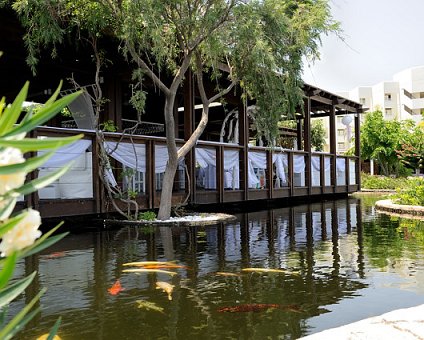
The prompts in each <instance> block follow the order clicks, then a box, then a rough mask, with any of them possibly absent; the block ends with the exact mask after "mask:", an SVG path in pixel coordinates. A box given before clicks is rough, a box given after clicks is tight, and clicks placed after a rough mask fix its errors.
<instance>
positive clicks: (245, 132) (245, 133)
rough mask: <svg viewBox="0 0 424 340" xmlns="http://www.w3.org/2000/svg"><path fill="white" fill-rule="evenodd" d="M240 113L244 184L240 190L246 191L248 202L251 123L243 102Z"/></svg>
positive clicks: (245, 197) (241, 170) (241, 165)
mask: <svg viewBox="0 0 424 340" xmlns="http://www.w3.org/2000/svg"><path fill="white" fill-rule="evenodd" d="M238 111H239V144H240V145H241V146H243V149H241V150H242V151H241V155H240V157H239V159H240V163H241V164H240V178H241V180H242V182H243V185H242V186H240V189H242V190H243V191H244V195H243V197H244V200H245V201H247V200H248V199H249V178H248V164H249V163H248V162H249V155H248V152H249V151H248V148H249V145H248V144H249V121H248V118H247V112H246V110H245V106H244V104H243V102H241V103H240V104H239V106H238Z"/></svg>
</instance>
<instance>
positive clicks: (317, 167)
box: [311, 156, 321, 186]
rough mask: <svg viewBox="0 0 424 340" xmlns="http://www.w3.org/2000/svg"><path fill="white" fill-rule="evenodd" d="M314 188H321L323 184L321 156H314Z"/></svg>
mask: <svg viewBox="0 0 424 340" xmlns="http://www.w3.org/2000/svg"><path fill="white" fill-rule="evenodd" d="M311 165H312V186H319V185H320V183H321V178H320V174H321V171H320V169H321V158H320V157H319V156H312V159H311Z"/></svg>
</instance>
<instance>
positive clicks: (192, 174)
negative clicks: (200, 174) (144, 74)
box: [183, 70, 196, 202]
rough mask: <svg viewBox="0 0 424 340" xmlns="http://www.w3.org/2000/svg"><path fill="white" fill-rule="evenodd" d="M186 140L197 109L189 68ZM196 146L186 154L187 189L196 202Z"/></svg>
mask: <svg viewBox="0 0 424 340" xmlns="http://www.w3.org/2000/svg"><path fill="white" fill-rule="evenodd" d="M183 92H184V140H185V141H187V140H188V139H189V138H190V136H191V135H192V133H193V131H194V126H195V110H194V82H193V73H192V72H191V70H188V71H187V72H186V74H185V79H184V85H183ZM194 155H195V147H193V148H192V149H191V150H190V151H189V152H188V153H187V155H186V156H185V162H186V165H187V171H188V177H189V178H190V181H189V183H186V190H190V192H191V195H190V198H189V202H196V161H195V157H194Z"/></svg>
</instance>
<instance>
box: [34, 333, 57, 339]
mask: <svg viewBox="0 0 424 340" xmlns="http://www.w3.org/2000/svg"><path fill="white" fill-rule="evenodd" d="M49 335H50V334H48V333H46V334H43V335H40V336H39V337H38V338H37V339H36V340H47V339H48V338H49ZM53 340H62V338H61V337H60V336H59V335H55V336H54V337H53Z"/></svg>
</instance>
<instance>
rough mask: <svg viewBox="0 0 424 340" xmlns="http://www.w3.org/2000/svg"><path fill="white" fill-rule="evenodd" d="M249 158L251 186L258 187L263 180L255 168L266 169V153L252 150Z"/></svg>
mask: <svg viewBox="0 0 424 340" xmlns="http://www.w3.org/2000/svg"><path fill="white" fill-rule="evenodd" d="M248 160H249V174H248V176H249V188H258V187H259V186H260V185H261V181H260V179H259V178H258V176H257V175H256V173H255V169H260V170H265V169H266V168H267V166H266V153H264V152H256V151H252V152H249V153H248Z"/></svg>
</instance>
